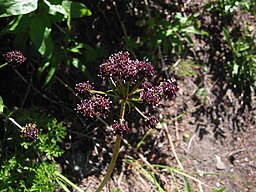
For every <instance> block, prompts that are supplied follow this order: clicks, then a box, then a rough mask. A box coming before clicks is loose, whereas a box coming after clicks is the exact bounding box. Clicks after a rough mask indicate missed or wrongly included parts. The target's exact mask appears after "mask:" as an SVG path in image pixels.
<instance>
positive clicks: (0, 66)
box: [0, 62, 8, 69]
mask: <svg viewBox="0 0 256 192" xmlns="http://www.w3.org/2000/svg"><path fill="white" fill-rule="evenodd" d="M6 65H8V62H6V63H4V64H2V65H0V69H1V68H2V67H4V66H6Z"/></svg>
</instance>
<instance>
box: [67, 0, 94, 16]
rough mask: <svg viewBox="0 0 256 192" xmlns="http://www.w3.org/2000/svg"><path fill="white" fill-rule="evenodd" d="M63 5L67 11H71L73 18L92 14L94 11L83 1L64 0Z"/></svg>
mask: <svg viewBox="0 0 256 192" xmlns="http://www.w3.org/2000/svg"><path fill="white" fill-rule="evenodd" d="M62 6H63V7H64V8H65V9H66V11H67V12H70V17H71V18H79V17H84V16H91V15H92V12H91V11H90V10H89V9H88V8H87V7H86V6H85V5H84V4H82V3H79V2H73V1H69V0H64V1H63V2H62Z"/></svg>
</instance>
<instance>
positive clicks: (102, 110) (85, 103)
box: [76, 95, 111, 117]
mask: <svg viewBox="0 0 256 192" xmlns="http://www.w3.org/2000/svg"><path fill="white" fill-rule="evenodd" d="M110 103H111V102H110V101H109V99H107V98H106V97H104V96H101V95H95V97H94V98H91V99H84V100H82V101H81V103H80V104H77V107H76V111H77V112H78V113H80V114H82V115H83V116H87V117H95V116H99V115H102V116H103V117H106V116H107V115H108V113H109V112H110Z"/></svg>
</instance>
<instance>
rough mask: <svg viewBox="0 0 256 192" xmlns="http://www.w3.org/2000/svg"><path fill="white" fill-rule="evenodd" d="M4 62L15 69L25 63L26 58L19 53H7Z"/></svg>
mask: <svg viewBox="0 0 256 192" xmlns="http://www.w3.org/2000/svg"><path fill="white" fill-rule="evenodd" d="M5 59H6V61H7V62H8V63H9V64H10V65H11V66H12V67H17V66H19V65H21V64H22V63H24V62H25V61H26V59H27V58H26V57H24V55H23V54H22V53H21V52H20V51H17V50H15V51H9V52H7V53H6V54H5Z"/></svg>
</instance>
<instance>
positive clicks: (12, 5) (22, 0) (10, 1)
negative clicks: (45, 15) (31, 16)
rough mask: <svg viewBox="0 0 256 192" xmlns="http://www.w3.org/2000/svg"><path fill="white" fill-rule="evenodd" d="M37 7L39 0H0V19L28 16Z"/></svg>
mask: <svg viewBox="0 0 256 192" xmlns="http://www.w3.org/2000/svg"><path fill="white" fill-rule="evenodd" d="M37 6H38V0H0V17H9V16H13V15H23V14H27V13H30V12H32V11H35V10H36V9H37Z"/></svg>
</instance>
